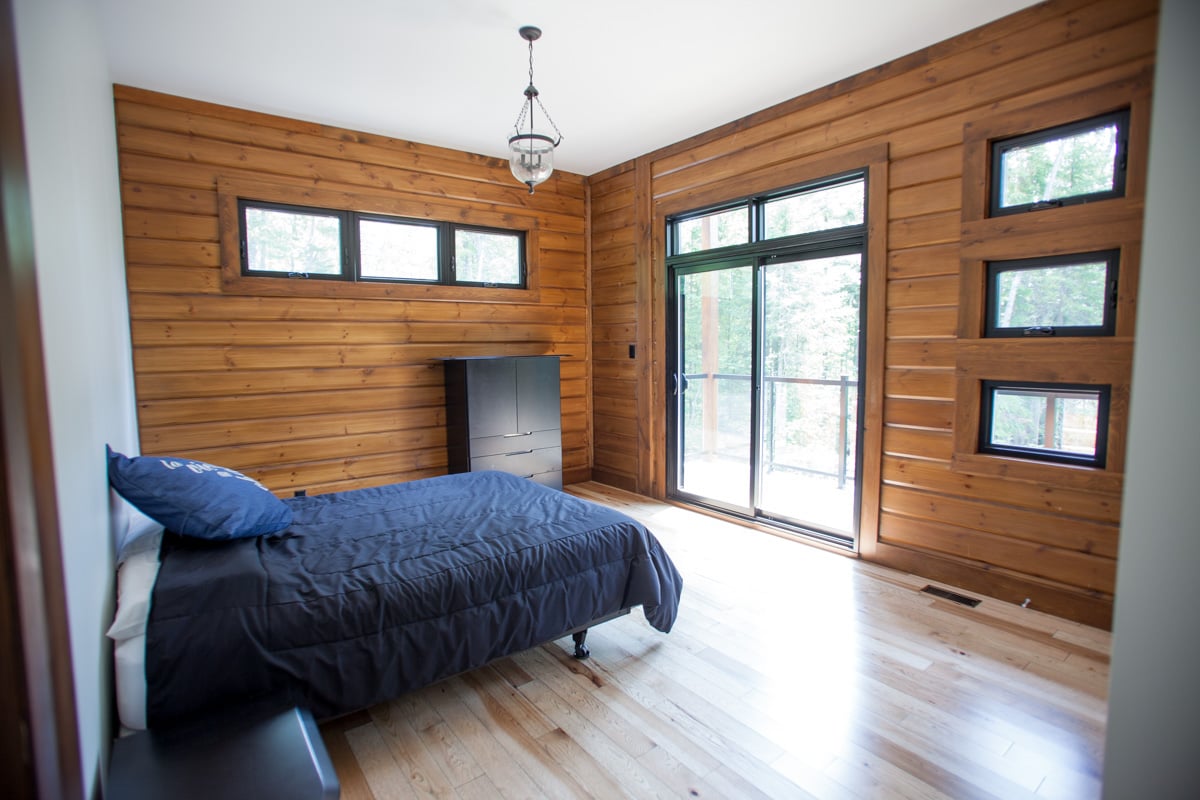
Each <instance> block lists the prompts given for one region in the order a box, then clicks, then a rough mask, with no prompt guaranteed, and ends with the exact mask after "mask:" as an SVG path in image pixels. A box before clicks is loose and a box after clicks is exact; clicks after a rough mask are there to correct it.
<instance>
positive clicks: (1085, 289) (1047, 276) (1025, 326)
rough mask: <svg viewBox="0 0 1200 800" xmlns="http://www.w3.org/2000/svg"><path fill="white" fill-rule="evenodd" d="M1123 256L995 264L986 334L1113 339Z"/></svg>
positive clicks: (989, 277) (1096, 255)
mask: <svg viewBox="0 0 1200 800" xmlns="http://www.w3.org/2000/svg"><path fill="white" fill-rule="evenodd" d="M1119 258H1120V252H1119V251H1117V250H1107V251H1103V252H1098V253H1081V254H1078V255H1066V256H1054V257H1050V258H1028V259H1022V260H1019V261H992V262H989V263H988V265H987V290H986V302H987V308H986V313H985V326H986V335H987V336H995V337H1003V336H1112V335H1113V333H1114V331H1115V325H1116V305H1117V262H1118V260H1119Z"/></svg>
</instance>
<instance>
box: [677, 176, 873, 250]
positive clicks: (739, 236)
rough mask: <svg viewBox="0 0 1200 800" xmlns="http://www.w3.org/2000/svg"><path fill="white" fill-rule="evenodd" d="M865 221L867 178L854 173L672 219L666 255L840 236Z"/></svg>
mask: <svg viewBox="0 0 1200 800" xmlns="http://www.w3.org/2000/svg"><path fill="white" fill-rule="evenodd" d="M865 220H866V177H865V176H864V175H863V173H862V172H861V171H857V172H854V173H850V174H842V175H839V176H836V177H832V178H829V179H827V180H822V181H820V182H817V183H814V184H807V185H804V186H800V187H791V188H788V189H782V190H780V191H777V192H772V193H771V194H767V195H760V196H755V197H747V198H745V199H742V200H738V201H737V202H734V203H725V204H723V205H721V206H716V207H712V208H705V209H700V210H697V211H692V212H689V213H687V214H680V215H678V216H673V217H671V218H670V219H669V220H668V221H667V254H668V256H685V255H688V254H690V253H703V252H707V251H710V250H722V249H729V248H734V247H742V246H745V245H750V244H754V243H758V242H766V241H768V240H777V239H786V238H788V237H795V236H802V235H807V234H822V233H825V232H844V231H845V230H847V229H852V228H856V227H860V226H862V225H863V224H864V222H865ZM831 235H834V234H831ZM837 235H840V233H839V234H837Z"/></svg>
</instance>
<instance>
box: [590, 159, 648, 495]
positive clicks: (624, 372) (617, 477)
mask: <svg viewBox="0 0 1200 800" xmlns="http://www.w3.org/2000/svg"><path fill="white" fill-rule="evenodd" d="M635 175H636V170H634V169H633V168H632V165H626V168H624V169H616V170H610V171H609V172H608V174H607V175H606V176H605V177H603V178H600V179H594V180H590V181H589V189H590V191H591V195H592V211H591V213H592V219H591V227H592V242H591V247H592V251H591V271H592V372H593V375H594V378H595V380H594V384H593V387H592V426H593V429H594V432H595V435H596V437H597V441H602V442H603V446H601V447H597V448H596V449H595V453H594V457H593V467H592V476H593V479H594V480H597V481H600V482H602V483H607V484H609V485H611V486H617V487H620V488H623V489H630V490H633V489H635V488H636V487H637V483H638V481H637V473H638V460H639V448H638V409H637V404H636V403H635V402H634V398H635V397H636V396H637V392H638V360H637V357H636V356H637V330H638V295H637V288H638V281H637V279H636V276H635V265H636V263H637V247H638V225H637V219H636V214H635V204H634V178H635ZM631 347H633V348H634V358H630V354H629V349H630V348H631Z"/></svg>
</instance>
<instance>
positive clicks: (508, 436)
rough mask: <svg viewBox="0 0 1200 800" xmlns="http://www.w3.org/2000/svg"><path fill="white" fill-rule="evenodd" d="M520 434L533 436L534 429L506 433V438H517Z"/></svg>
mask: <svg viewBox="0 0 1200 800" xmlns="http://www.w3.org/2000/svg"><path fill="white" fill-rule="evenodd" d="M518 436H533V431H526V432H525V433H506V434H504V438H505V439H515V438H516V437H518Z"/></svg>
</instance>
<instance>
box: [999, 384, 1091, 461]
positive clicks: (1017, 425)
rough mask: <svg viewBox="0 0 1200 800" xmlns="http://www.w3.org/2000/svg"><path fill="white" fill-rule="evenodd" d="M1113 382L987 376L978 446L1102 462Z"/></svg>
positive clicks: (1002, 452) (1042, 458)
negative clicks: (1055, 381) (1056, 381)
mask: <svg viewBox="0 0 1200 800" xmlns="http://www.w3.org/2000/svg"><path fill="white" fill-rule="evenodd" d="M1110 394H1111V387H1109V386H1090V385H1078V384H1053V383H1028V382H1020V381H983V394H982V397H981V403H980V409H981V414H982V420H981V424H980V442H979V450H980V452H983V453H992V454H994V455H1008V456H1019V457H1022V458H1031V459H1036V460H1040V461H1052V462H1058V463H1067V464H1082V465H1086V466H1093V467H1103V466H1104V460H1105V451H1106V450H1107V442H1108V407H1109V397H1110Z"/></svg>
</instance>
